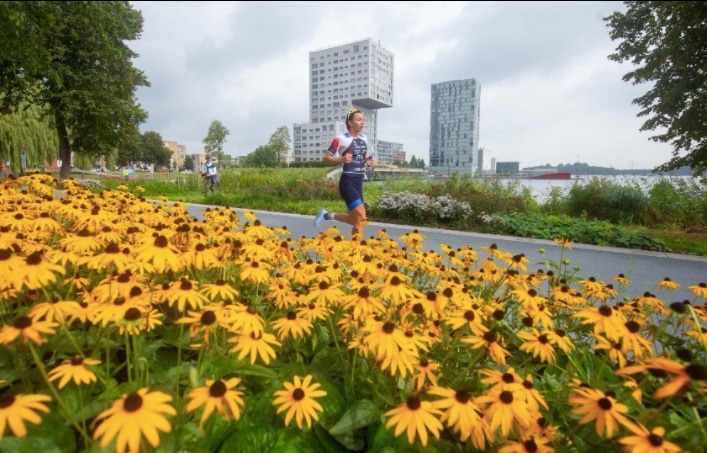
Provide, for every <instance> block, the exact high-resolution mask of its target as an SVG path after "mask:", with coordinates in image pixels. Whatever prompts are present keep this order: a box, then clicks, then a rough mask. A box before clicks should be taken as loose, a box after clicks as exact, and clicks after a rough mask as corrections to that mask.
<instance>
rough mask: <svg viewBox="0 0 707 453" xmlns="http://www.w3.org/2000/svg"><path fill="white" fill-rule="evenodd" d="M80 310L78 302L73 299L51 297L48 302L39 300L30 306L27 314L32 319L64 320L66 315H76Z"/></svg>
mask: <svg viewBox="0 0 707 453" xmlns="http://www.w3.org/2000/svg"><path fill="white" fill-rule="evenodd" d="M80 310H81V307H80V306H79V303H78V302H76V301H73V300H58V299H52V300H51V301H49V302H39V303H36V304H34V305H33V306H32V308H31V309H30V310H29V312H28V313H27V315H29V316H30V317H31V318H32V319H34V320H36V321H39V320H42V319H44V320H46V321H56V322H59V323H61V322H64V320H65V319H66V318H68V317H73V316H77V314H78V312H79V311H80Z"/></svg>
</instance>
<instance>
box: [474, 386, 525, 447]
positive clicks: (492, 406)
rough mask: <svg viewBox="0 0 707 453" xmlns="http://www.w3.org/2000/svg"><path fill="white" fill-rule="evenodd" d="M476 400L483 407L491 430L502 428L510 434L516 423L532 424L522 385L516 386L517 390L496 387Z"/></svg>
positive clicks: (502, 432) (502, 431)
mask: <svg viewBox="0 0 707 453" xmlns="http://www.w3.org/2000/svg"><path fill="white" fill-rule="evenodd" d="M475 401H476V404H477V405H479V406H480V407H482V408H483V411H484V418H485V419H486V420H487V421H488V423H489V426H490V429H491V431H496V430H497V429H499V428H500V430H501V434H502V435H503V436H508V434H509V433H510V432H511V429H512V427H513V425H514V423H517V424H518V425H519V426H522V427H527V426H529V425H530V421H531V418H530V411H529V408H528V403H527V402H526V398H525V395H524V394H523V393H522V390H521V389H520V387H516V390H502V388H499V387H494V388H491V389H489V390H488V391H487V392H486V393H484V394H483V395H481V396H479V397H477V398H476V400H475Z"/></svg>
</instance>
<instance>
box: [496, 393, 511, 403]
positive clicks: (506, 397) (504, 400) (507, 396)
mask: <svg viewBox="0 0 707 453" xmlns="http://www.w3.org/2000/svg"><path fill="white" fill-rule="evenodd" d="M499 399H500V400H501V402H502V403H503V404H513V394H512V393H511V392H509V391H508V390H504V391H502V392H501V395H499Z"/></svg>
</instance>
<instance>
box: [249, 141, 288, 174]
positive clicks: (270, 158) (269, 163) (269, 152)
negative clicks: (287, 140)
mask: <svg viewBox="0 0 707 453" xmlns="http://www.w3.org/2000/svg"><path fill="white" fill-rule="evenodd" d="M279 164H280V161H279V160H278V156H277V152H276V150H275V149H274V148H273V147H272V146H270V145H260V146H258V147H257V148H255V151H253V152H252V153H250V154H248V155H247V156H245V157H244V158H243V166H244V167H269V168H275V167H278V166H279Z"/></svg>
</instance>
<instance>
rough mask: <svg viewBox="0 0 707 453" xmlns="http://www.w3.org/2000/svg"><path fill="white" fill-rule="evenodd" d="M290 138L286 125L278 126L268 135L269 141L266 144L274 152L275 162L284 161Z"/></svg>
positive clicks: (288, 149) (288, 152)
mask: <svg viewBox="0 0 707 453" xmlns="http://www.w3.org/2000/svg"><path fill="white" fill-rule="evenodd" d="M291 143H292V139H291V138H290V128H288V127H287V126H280V127H278V128H277V130H276V131H275V132H273V134H272V135H271V136H270V142H268V146H269V147H271V148H272V152H273V153H275V159H276V160H277V162H283V163H284V162H285V160H286V159H287V156H288V155H289V154H290V144H291Z"/></svg>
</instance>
